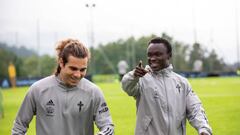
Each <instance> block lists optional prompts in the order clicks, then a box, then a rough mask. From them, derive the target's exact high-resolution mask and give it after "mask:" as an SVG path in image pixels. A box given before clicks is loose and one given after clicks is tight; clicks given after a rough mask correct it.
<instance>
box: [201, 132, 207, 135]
mask: <svg viewBox="0 0 240 135" xmlns="http://www.w3.org/2000/svg"><path fill="white" fill-rule="evenodd" d="M200 135H209V134H208V133H205V132H202V133H200Z"/></svg>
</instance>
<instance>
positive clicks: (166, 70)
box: [152, 64, 173, 76]
mask: <svg viewBox="0 0 240 135" xmlns="http://www.w3.org/2000/svg"><path fill="white" fill-rule="evenodd" d="M172 71H173V66H172V64H170V65H169V66H168V67H166V68H164V69H161V70H159V71H153V72H152V73H153V74H155V75H165V76H169V75H170V74H171V72H172Z"/></svg>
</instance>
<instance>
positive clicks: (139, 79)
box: [122, 38, 212, 135]
mask: <svg viewBox="0 0 240 135" xmlns="http://www.w3.org/2000/svg"><path fill="white" fill-rule="evenodd" d="M171 57H172V47H171V45H170V43H169V42H168V41H167V40H165V39H162V38H154V39H152V40H151V41H150V42H149V43H148V48H147V59H148V64H149V65H147V66H146V68H143V67H142V63H141V62H140V63H139V65H138V66H137V67H136V68H135V69H134V70H133V71H130V72H129V73H127V74H126V75H124V77H123V79H122V88H123V90H124V91H125V92H126V93H127V94H128V95H129V96H133V97H134V98H135V99H136V104H137V124H136V129H135V135H185V134H186V119H188V120H189V122H190V124H191V125H192V126H193V127H194V128H195V129H197V131H198V133H199V134H200V135H211V134H212V130H211V127H210V126H209V124H208V120H207V118H206V115H205V112H204V109H203V107H202V104H201V101H200V99H199V98H198V96H197V95H196V94H195V93H194V92H193V90H192V89H191V86H190V84H189V82H188V80H187V79H186V78H183V77H182V76H180V75H178V74H176V73H175V72H173V67H172V65H171V64H170V62H169V61H170V58H171Z"/></svg>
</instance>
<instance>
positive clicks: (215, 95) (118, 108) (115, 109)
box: [0, 77, 240, 135]
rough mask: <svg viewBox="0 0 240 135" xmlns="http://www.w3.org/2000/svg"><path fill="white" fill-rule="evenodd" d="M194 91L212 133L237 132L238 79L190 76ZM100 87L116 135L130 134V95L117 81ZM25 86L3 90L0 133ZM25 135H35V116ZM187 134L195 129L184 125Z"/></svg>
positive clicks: (132, 105)
mask: <svg viewBox="0 0 240 135" xmlns="http://www.w3.org/2000/svg"><path fill="white" fill-rule="evenodd" d="M190 82H191V84H192V87H193V90H194V91H195V92H196V93H197V94H198V96H199V97H200V99H201V100H202V102H203V105H204V108H205V110H206V114H207V116H208V119H209V123H210V125H211V126H212V128H213V133H214V135H240V129H239V128H240V78H239V77H233V78H199V79H190ZM98 85H99V86H100V87H101V88H102V90H103V92H104V95H105V98H106V100H107V103H108V106H109V108H110V112H111V115H112V117H113V121H114V124H115V134H116V135H133V134H134V127H135V120H136V113H135V112H136V108H135V101H134V99H133V98H132V97H129V96H128V95H127V94H125V93H124V92H123V91H122V90H121V87H120V83H119V82H114V83H98ZM26 91H27V87H23V88H16V89H13V90H3V91H2V94H3V98H4V102H3V106H4V112H5V113H4V115H5V117H4V118H3V119H0V135H9V134H10V132H11V128H12V123H13V120H14V118H15V116H16V113H17V110H18V108H19V106H20V104H21V102H22V100H23V98H24V95H25V93H26ZM28 135H35V118H34V120H33V121H32V123H31V125H30V129H29V130H28ZM187 135H197V132H196V131H195V130H194V129H193V128H192V127H190V126H189V125H188V126H187Z"/></svg>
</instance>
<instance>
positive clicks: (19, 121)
mask: <svg viewBox="0 0 240 135" xmlns="http://www.w3.org/2000/svg"><path fill="white" fill-rule="evenodd" d="M34 115H36V133H37V135H93V134H94V122H95V124H96V125H97V127H98V128H99V130H100V133H101V135H113V134H114V133H113V130H114V127H113V122H112V119H111V116H110V113H109V109H108V107H107V104H106V102H105V99H104V96H103V94H102V92H101V90H100V89H99V88H98V87H97V86H96V85H95V84H93V83H91V82H90V81H88V80H87V79H85V78H82V79H81V80H80V82H79V84H78V85H77V86H76V87H72V88H68V87H66V86H65V85H64V83H63V82H61V81H60V79H59V78H58V77H56V76H55V75H52V76H49V77H47V78H44V79H42V80H40V81H38V82H36V83H34V84H33V85H32V86H31V87H30V89H29V91H28V93H27V94H26V96H25V99H24V101H23V103H22V105H21V107H20V109H19V112H18V114H17V117H16V119H15V121H14V126H13V129H12V135H24V134H25V133H26V132H27V129H28V126H29V123H30V122H31V120H32V118H33V116H34Z"/></svg>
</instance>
